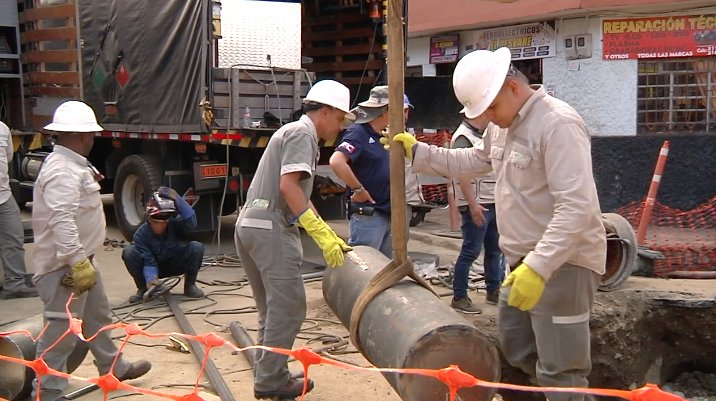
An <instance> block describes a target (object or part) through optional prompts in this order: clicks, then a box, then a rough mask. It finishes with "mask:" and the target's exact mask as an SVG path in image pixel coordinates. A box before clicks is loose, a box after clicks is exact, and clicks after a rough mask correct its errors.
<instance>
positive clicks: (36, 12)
mask: <svg viewBox="0 0 716 401" xmlns="http://www.w3.org/2000/svg"><path fill="white" fill-rule="evenodd" d="M74 17H75V3H66V4H59V5H56V6H47V7H38V8H28V9H26V10H25V11H23V12H21V13H20V14H19V18H20V23H21V24H22V23H24V22H30V21H39V20H48V19H58V18H74Z"/></svg>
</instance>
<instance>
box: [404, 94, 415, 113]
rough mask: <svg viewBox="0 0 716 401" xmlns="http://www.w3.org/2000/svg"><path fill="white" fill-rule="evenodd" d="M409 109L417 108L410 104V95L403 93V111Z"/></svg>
mask: <svg viewBox="0 0 716 401" xmlns="http://www.w3.org/2000/svg"><path fill="white" fill-rule="evenodd" d="M408 107H410V108H411V109H415V106H413V105H412V104H410V99H408V95H406V94H405V93H403V109H407V108H408Z"/></svg>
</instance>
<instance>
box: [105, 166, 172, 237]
mask: <svg viewBox="0 0 716 401" xmlns="http://www.w3.org/2000/svg"><path fill="white" fill-rule="evenodd" d="M161 185H162V170H161V168H160V167H159V162H158V161H157V160H156V159H154V158H152V157H150V156H146V155H131V156H127V157H126V158H125V159H124V160H122V162H121V163H120V164H119V167H118V168H117V177H116V178H115V180H114V214H115V215H116V216H117V225H118V226H119V230H120V231H121V232H122V235H124V238H126V239H127V241H131V240H132V239H133V238H134V232H135V231H137V229H138V228H139V226H140V225H142V223H144V204H145V203H146V201H147V199H148V198H149V196H150V195H151V194H152V192H154V191H156V190H157V188H159V187H160V186H161Z"/></svg>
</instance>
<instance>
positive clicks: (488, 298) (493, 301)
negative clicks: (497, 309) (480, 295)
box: [485, 288, 500, 305]
mask: <svg viewBox="0 0 716 401" xmlns="http://www.w3.org/2000/svg"><path fill="white" fill-rule="evenodd" d="M499 300H500V289H499V288H498V289H496V290H495V291H487V295H485V302H487V303H488V304H490V305H497V301H499Z"/></svg>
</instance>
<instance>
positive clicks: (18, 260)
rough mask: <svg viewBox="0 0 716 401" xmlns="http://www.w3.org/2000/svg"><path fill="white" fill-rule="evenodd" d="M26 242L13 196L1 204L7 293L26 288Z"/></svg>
mask: <svg viewBox="0 0 716 401" xmlns="http://www.w3.org/2000/svg"><path fill="white" fill-rule="evenodd" d="M24 242H25V232H24V230H23V229H22V220H21V219H20V208H19V207H17V202H15V199H14V198H13V197H12V196H11V197H10V198H9V199H8V200H7V201H6V202H5V203H3V204H0V260H2V266H3V269H4V274H5V279H4V281H3V285H2V286H3V290H5V291H6V292H14V291H17V290H19V289H20V288H22V287H25V286H26V284H25V275H26V274H27V270H25V248H24V245H23V244H24Z"/></svg>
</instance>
